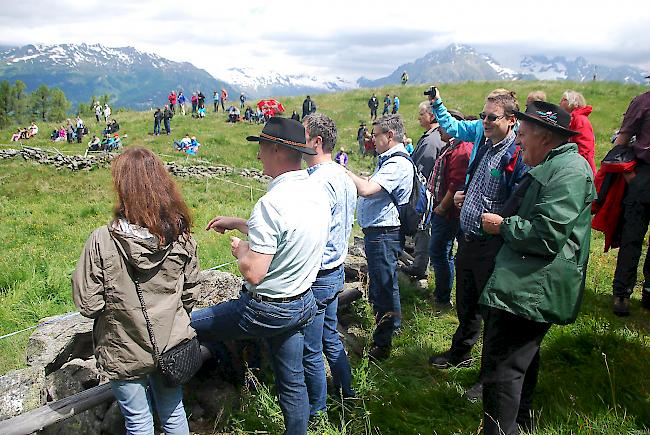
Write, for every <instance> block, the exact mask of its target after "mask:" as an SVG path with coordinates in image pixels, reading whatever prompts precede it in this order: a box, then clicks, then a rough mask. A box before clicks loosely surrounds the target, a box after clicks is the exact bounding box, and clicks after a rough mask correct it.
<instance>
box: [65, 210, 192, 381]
mask: <svg viewBox="0 0 650 435" xmlns="http://www.w3.org/2000/svg"><path fill="white" fill-rule="evenodd" d="M131 227H134V228H136V233H127V232H124V231H122V230H120V229H119V225H117V224H116V223H115V222H112V223H109V224H108V226H103V227H100V228H98V229H96V230H95V231H93V233H92V234H91V235H90V237H89V238H88V241H87V242H86V246H85V247H84V250H83V252H82V253H81V258H80V259H79V261H78V262H77V268H76V269H75V271H74V274H73V276H72V296H73V299H74V303H75V305H76V306H77V308H78V309H79V311H80V312H81V314H82V315H84V316H86V317H90V318H93V319H95V323H94V326H93V344H94V348H95V357H96V358H97V366H98V368H99V369H100V370H101V371H102V372H103V373H104V374H105V375H106V376H107V377H108V378H109V379H122V380H128V379H136V378H139V377H141V376H143V375H145V374H147V373H150V372H152V371H153V370H154V369H155V364H154V358H153V355H152V353H153V350H152V346H151V340H150V338H149V334H148V333H147V326H146V322H145V320H144V316H143V314H142V309H141V305H140V302H139V300H138V295H137V293H136V290H135V284H134V283H133V280H132V279H131V276H130V275H129V271H128V269H127V266H126V263H127V262H128V263H129V264H130V266H131V270H132V271H134V273H136V274H137V275H138V277H139V280H140V288H141V290H142V293H143V297H144V300H145V304H146V306H147V313H148V315H149V319H150V320H151V323H152V326H153V331H154V335H155V338H156V344H157V345H158V349H159V350H160V352H161V353H162V352H164V351H166V350H168V349H170V348H172V347H174V346H176V345H177V344H179V343H181V342H183V341H184V340H187V339H191V338H193V337H195V336H196V333H195V332H194V329H192V327H191V326H190V316H189V312H190V311H191V310H192V307H193V306H194V304H195V303H196V299H197V297H198V293H199V291H200V285H199V282H198V279H199V264H198V258H197V255H196V242H195V241H194V239H192V237H188V239H187V240H183V238H182V237H179V238H178V240H176V241H175V242H173V243H171V244H169V245H167V246H162V247H158V239H157V238H156V237H147V238H142V237H139V236H138V235H137V234H138V229H140V234H141V233H142V230H144V232H146V234H149V233H148V231H146V230H145V229H141V228H140V227H135V226H131Z"/></svg>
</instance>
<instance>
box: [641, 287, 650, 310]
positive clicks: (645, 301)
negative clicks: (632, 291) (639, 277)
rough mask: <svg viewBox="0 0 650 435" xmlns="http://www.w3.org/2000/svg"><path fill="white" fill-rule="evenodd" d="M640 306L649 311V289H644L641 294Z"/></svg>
mask: <svg viewBox="0 0 650 435" xmlns="http://www.w3.org/2000/svg"><path fill="white" fill-rule="evenodd" d="M641 306H642V307H643V308H645V309H646V310H650V288H649V289H646V288H644V289H643V291H642V292H641Z"/></svg>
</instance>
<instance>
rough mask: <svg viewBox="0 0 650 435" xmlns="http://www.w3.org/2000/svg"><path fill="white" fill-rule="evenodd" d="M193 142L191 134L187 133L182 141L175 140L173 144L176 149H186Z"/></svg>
mask: <svg viewBox="0 0 650 435" xmlns="http://www.w3.org/2000/svg"><path fill="white" fill-rule="evenodd" d="M191 144H192V139H191V138H190V135H189V134H186V135H185V137H184V138H183V139H181V140H180V141H178V140H175V141H174V145H173V146H174V149H175V150H176V151H185V150H186V149H187V148H188V147H189V146H190V145H191Z"/></svg>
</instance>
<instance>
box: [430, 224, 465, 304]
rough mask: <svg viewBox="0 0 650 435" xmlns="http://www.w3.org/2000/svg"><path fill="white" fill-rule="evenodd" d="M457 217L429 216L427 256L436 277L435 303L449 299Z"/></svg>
mask: <svg viewBox="0 0 650 435" xmlns="http://www.w3.org/2000/svg"><path fill="white" fill-rule="evenodd" d="M458 226H459V220H458V219H453V218H452V219H448V218H447V217H446V216H438V215H437V214H435V213H434V214H433V215H432V216H431V239H430V240H429V256H430V257H431V266H432V267H433V273H434V275H435V277H436V288H435V291H434V293H433V295H434V297H435V301H436V303H439V304H448V303H449V302H450V299H451V287H452V286H453V284H454V254H453V247H454V239H455V238H456V235H457V234H458Z"/></svg>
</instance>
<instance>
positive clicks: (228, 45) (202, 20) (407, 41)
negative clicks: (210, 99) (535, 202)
mask: <svg viewBox="0 0 650 435" xmlns="http://www.w3.org/2000/svg"><path fill="white" fill-rule="evenodd" d="M0 20H1V22H2V26H1V27H0V45H5V46H15V45H24V44H33V43H43V44H55V43H82V42H85V43H101V44H103V45H106V46H110V47H120V46H133V47H135V48H137V49H139V50H142V51H147V52H153V53H156V54H158V55H160V56H163V57H166V58H168V59H171V60H175V61H188V62H191V63H193V64H194V65H196V66H198V67H200V68H204V69H206V70H207V71H208V72H210V73H211V74H213V75H214V76H216V77H219V75H220V73H222V72H223V71H224V70H226V69H228V68H231V67H254V68H255V69H257V70H265V69H272V70H276V71H278V72H281V73H286V74H289V73H291V74H296V73H313V74H318V75H323V76H334V75H338V76H341V77H344V78H347V79H350V80H356V79H357V78H358V77H359V76H362V75H363V76H366V77H368V78H377V77H381V76H383V75H386V74H388V73H390V72H392V71H393V70H394V69H395V68H396V67H397V66H398V65H400V64H402V63H406V62H410V61H412V60H414V59H416V58H418V57H421V56H423V55H424V54H425V53H427V52H428V51H431V50H434V49H440V48H443V47H445V46H447V45H448V44H450V43H452V42H456V43H462V44H468V45H472V46H474V47H475V48H477V49H479V51H483V52H487V53H489V54H492V55H493V56H494V57H495V58H496V59H497V60H498V61H500V62H501V63H503V64H505V65H506V66H511V67H512V66H515V67H516V66H517V65H518V62H519V60H520V57H521V56H522V55H524V54H544V55H547V56H556V55H566V56H570V57H575V56H577V55H582V56H584V57H586V58H587V60H588V61H590V62H593V63H602V64H608V65H616V64H621V63H626V64H633V65H636V66H639V67H641V68H643V69H646V70H648V72H650V32H649V31H648V29H650V7H649V6H648V3H647V0H645V1H643V0H635V1H633V0H616V1H611V0H607V1H604V0H591V1H584V0H573V1H568V0H560V1H558V0H545V1H522V2H507V1H500V0H481V1H474V0H461V1H447V2H435V1H428V2H427V1H422V0H420V1H412V0H397V1H395V0H388V1H379V0H375V1H365V0H364V1H351V0H347V1H341V0H327V1H293V0H291V1H283V0H276V1H275V2H274V1H269V0H264V1H259V0H244V1H241V0H235V1H201V0H191V1H189V0H157V1H128V0H112V1H105V0H104V1H96V0H51V1H48V0H22V1H17V0H0Z"/></svg>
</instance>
